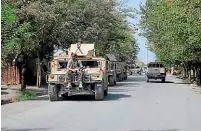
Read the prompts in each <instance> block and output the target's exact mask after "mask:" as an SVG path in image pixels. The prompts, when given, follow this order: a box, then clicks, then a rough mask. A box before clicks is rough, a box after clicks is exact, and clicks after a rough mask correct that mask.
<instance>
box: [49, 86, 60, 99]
mask: <svg viewBox="0 0 201 131" xmlns="http://www.w3.org/2000/svg"><path fill="white" fill-rule="evenodd" d="M48 95H49V100H50V101H58V100H59V96H58V87H57V85H52V84H49V85H48Z"/></svg>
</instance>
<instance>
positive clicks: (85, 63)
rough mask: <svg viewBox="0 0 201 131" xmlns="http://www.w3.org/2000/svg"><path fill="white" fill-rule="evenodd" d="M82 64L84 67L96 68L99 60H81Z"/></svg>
mask: <svg viewBox="0 0 201 131" xmlns="http://www.w3.org/2000/svg"><path fill="white" fill-rule="evenodd" d="M82 65H83V66H84V67H89V68H98V65H99V62H98V61H82Z"/></svg>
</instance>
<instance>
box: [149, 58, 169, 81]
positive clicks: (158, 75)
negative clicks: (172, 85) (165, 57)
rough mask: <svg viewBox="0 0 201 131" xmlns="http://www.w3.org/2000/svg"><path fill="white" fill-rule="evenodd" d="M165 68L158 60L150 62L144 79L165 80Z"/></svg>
mask: <svg viewBox="0 0 201 131" xmlns="http://www.w3.org/2000/svg"><path fill="white" fill-rule="evenodd" d="M165 78H166V69H165V67H164V65H163V64H162V63H160V62H150V63H149V64H148V69H147V72H146V80H147V82H149V80H150V79H155V80H157V79H161V82H163V83H164V82H165Z"/></svg>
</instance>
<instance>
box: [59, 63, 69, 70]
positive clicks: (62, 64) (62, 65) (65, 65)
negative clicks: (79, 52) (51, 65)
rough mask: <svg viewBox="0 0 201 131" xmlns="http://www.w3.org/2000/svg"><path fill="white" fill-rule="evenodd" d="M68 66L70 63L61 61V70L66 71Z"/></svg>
mask: <svg viewBox="0 0 201 131" xmlns="http://www.w3.org/2000/svg"><path fill="white" fill-rule="evenodd" d="M67 65H68V61H59V69H65V68H66V67H67Z"/></svg>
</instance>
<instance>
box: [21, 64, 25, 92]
mask: <svg viewBox="0 0 201 131" xmlns="http://www.w3.org/2000/svg"><path fill="white" fill-rule="evenodd" d="M25 90H26V62H25V64H23V65H22V76H21V91H25Z"/></svg>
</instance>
